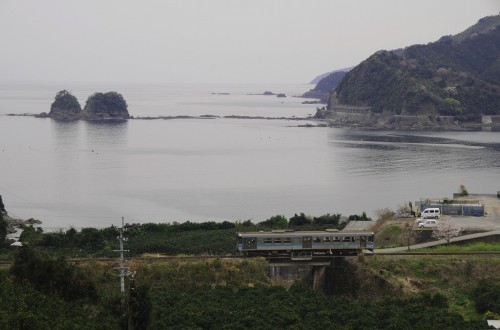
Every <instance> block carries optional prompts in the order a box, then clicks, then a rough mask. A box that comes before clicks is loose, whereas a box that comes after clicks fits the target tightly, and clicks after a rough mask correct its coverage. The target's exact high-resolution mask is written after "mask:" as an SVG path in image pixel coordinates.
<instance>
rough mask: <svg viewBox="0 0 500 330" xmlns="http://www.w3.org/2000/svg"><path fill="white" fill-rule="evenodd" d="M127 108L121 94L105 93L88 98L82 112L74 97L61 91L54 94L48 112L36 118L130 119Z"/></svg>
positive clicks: (65, 119) (66, 119)
mask: <svg viewBox="0 0 500 330" xmlns="http://www.w3.org/2000/svg"><path fill="white" fill-rule="evenodd" d="M127 108H128V106H127V102H126V101H125V99H124V98H123V96H122V95H121V94H119V93H117V92H107V93H94V94H92V95H91V96H89V98H88V99H87V102H86V103H85V107H84V108H83V110H82V108H81V106H80V103H78V100H77V99H76V97H75V96H73V95H72V94H71V93H70V92H68V91H67V90H62V91H60V92H58V93H57V94H56V97H55V99H54V102H53V103H52V105H51V107H50V112H49V113H48V114H47V113H45V112H43V113H41V114H40V115H38V116H37V117H40V118H47V117H48V118H52V119H55V120H64V121H68V120H88V121H99V120H124V119H129V118H131V117H130V115H129V113H128V109H127Z"/></svg>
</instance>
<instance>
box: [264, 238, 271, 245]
mask: <svg viewBox="0 0 500 330" xmlns="http://www.w3.org/2000/svg"><path fill="white" fill-rule="evenodd" d="M272 242H273V239H272V238H271V237H266V238H264V244H271V243H272Z"/></svg>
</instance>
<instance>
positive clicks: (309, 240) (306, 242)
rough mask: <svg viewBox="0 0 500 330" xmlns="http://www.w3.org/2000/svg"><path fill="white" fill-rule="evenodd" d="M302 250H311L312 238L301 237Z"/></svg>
mask: <svg viewBox="0 0 500 330" xmlns="http://www.w3.org/2000/svg"><path fill="white" fill-rule="evenodd" d="M302 248H303V249H312V236H302Z"/></svg>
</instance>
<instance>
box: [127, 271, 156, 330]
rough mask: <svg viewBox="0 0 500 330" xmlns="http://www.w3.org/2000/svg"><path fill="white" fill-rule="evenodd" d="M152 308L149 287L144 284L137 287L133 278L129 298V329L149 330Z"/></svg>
mask: <svg viewBox="0 0 500 330" xmlns="http://www.w3.org/2000/svg"><path fill="white" fill-rule="evenodd" d="M151 308H152V303H151V298H150V296H149V287H148V286H146V285H144V284H143V285H139V286H136V284H135V279H134V278H133V277H132V280H131V281H130V293H129V298H128V313H129V315H128V329H134V330H138V329H147V328H148V325H149V323H150V321H151Z"/></svg>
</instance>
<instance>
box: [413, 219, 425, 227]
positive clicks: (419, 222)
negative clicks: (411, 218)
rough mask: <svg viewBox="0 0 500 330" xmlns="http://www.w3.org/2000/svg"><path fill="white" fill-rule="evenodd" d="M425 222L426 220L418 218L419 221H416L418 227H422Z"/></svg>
mask: <svg viewBox="0 0 500 330" xmlns="http://www.w3.org/2000/svg"><path fill="white" fill-rule="evenodd" d="M424 221H425V219H424V218H417V219H416V220H415V224H416V225H417V226H418V225H420V224H421V223H423V222H424Z"/></svg>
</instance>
